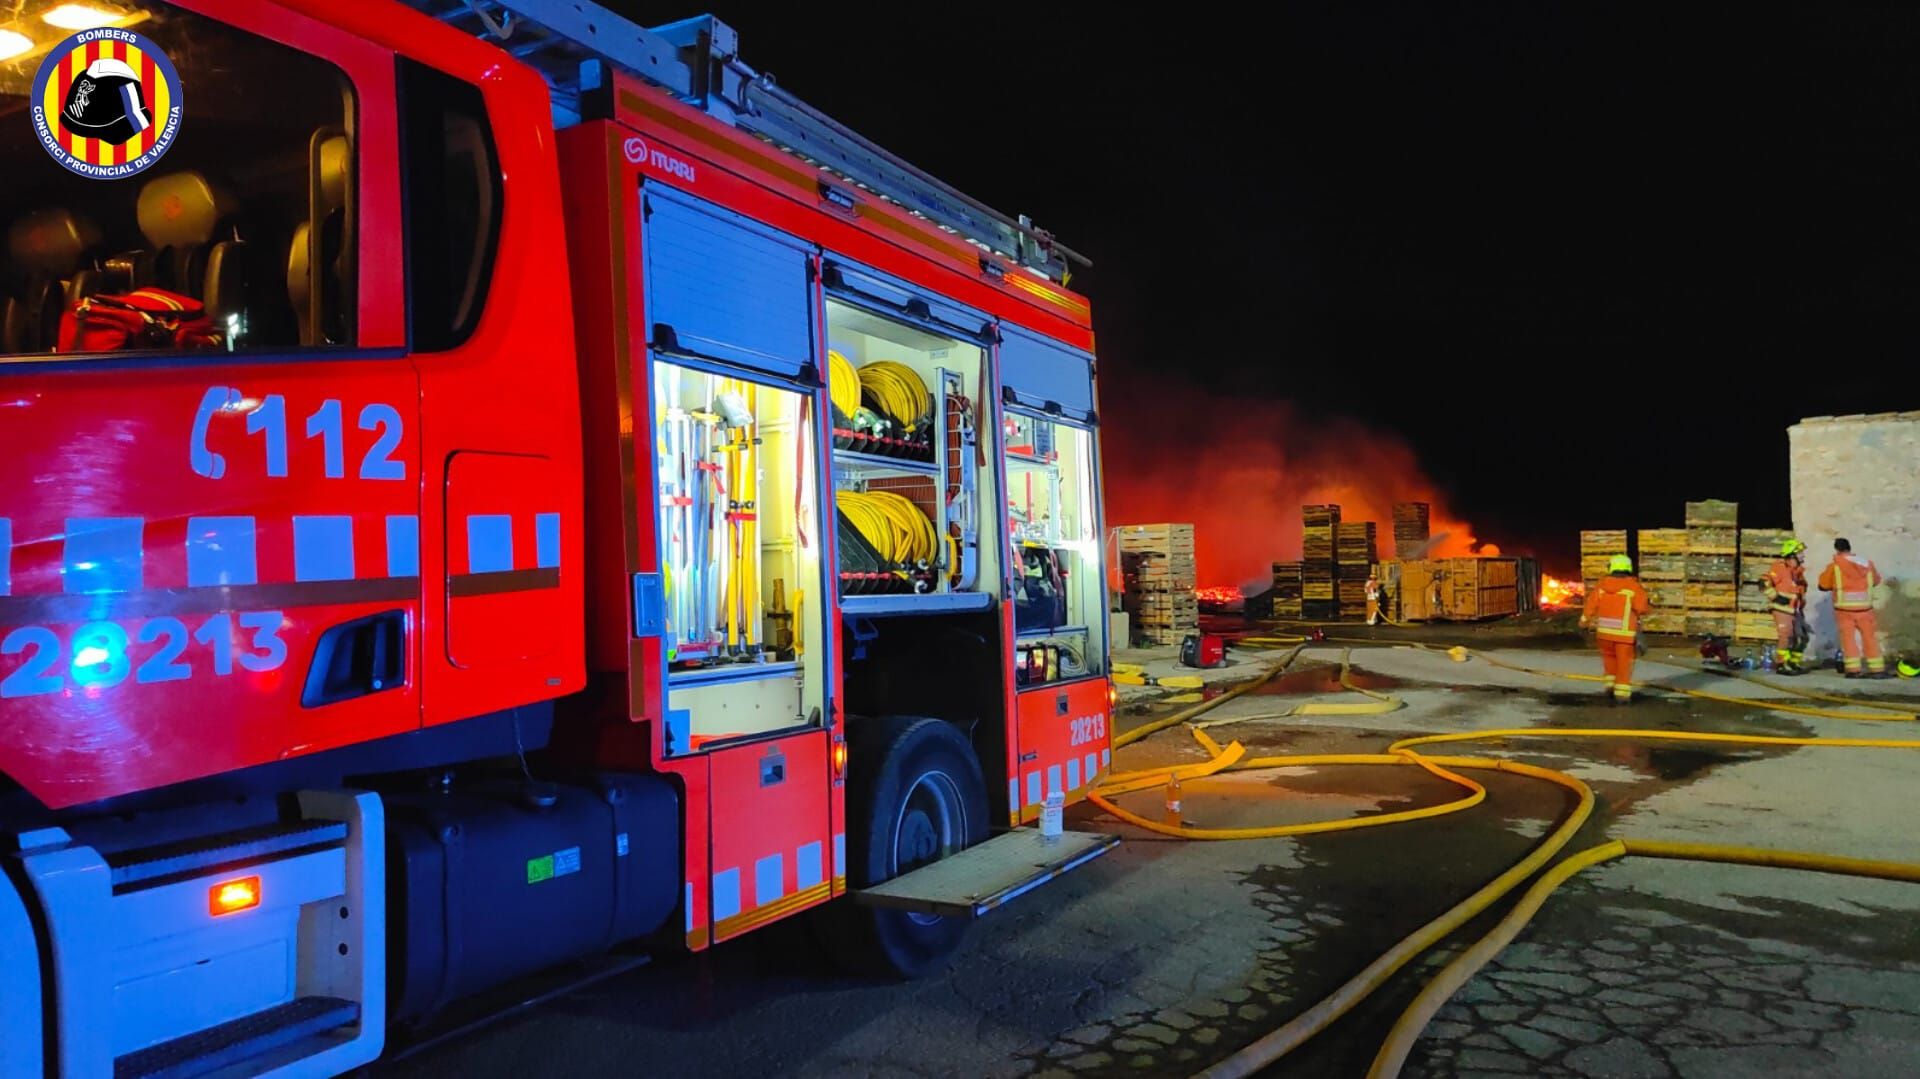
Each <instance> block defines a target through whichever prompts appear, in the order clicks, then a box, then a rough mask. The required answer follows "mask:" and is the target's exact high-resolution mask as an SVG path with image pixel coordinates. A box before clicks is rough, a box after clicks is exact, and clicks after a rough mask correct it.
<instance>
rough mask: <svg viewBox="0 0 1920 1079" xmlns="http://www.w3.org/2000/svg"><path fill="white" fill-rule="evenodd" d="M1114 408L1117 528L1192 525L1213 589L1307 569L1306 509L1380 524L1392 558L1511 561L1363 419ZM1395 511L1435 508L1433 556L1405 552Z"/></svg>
mask: <svg viewBox="0 0 1920 1079" xmlns="http://www.w3.org/2000/svg"><path fill="white" fill-rule="evenodd" d="M1103 390H1106V392H1107V394H1108V396H1109V397H1114V396H1117V394H1115V393H1114V391H1113V390H1112V389H1111V388H1110V387H1103ZM1102 405H1103V410H1104V412H1105V414H1106V415H1105V417H1104V419H1103V426H1102V431H1101V451H1102V460H1103V465H1104V469H1105V480H1106V496H1107V522H1108V524H1109V525H1122V524H1145V523H1151V522H1157V521H1188V522H1192V523H1193V525H1194V547H1195V556H1196V559H1197V561H1198V570H1199V577H1200V583H1201V584H1202V585H1240V586H1243V587H1250V586H1257V587H1258V588H1259V589H1264V588H1265V587H1266V583H1265V582H1267V581H1270V580H1271V578H1272V567H1271V565H1270V564H1271V563H1273V562H1276V561H1288V560H1292V559H1296V558H1299V557H1300V544H1301V530H1300V507H1301V506H1303V505H1308V504H1311V503H1320V502H1334V503H1338V504H1339V505H1340V507H1341V520H1343V521H1372V522H1374V523H1375V524H1376V525H1377V526H1378V527H1377V534H1378V537H1379V541H1378V546H1379V553H1380V557H1381V558H1392V557H1403V556H1404V557H1432V558H1448V557H1455V556H1461V555H1468V554H1482V555H1493V554H1498V553H1499V548H1498V547H1496V546H1495V545H1493V544H1490V543H1489V544H1482V543H1480V541H1479V540H1478V539H1477V538H1476V537H1475V535H1474V531H1473V527H1472V526H1471V525H1470V524H1468V523H1467V522H1466V521H1464V520H1462V519H1460V518H1459V517H1457V516H1455V515H1454V514H1453V513H1451V512H1450V511H1449V510H1448V509H1447V506H1446V498H1445V496H1444V494H1443V493H1442V492H1441V491H1440V489H1439V488H1438V487H1437V485H1435V484H1434V482H1433V481H1432V480H1431V479H1430V478H1429V477H1428V476H1427V474H1426V472H1425V471H1424V470H1423V469H1422V468H1421V467H1420V462H1419V460H1418V459H1417V458H1416V457H1415V455H1414V453H1413V450H1412V448H1411V447H1409V446H1408V445H1407V444H1406V443H1405V442H1403V441H1401V440H1400V439H1398V438H1396V437H1395V436H1393V435H1391V434H1387V433H1385V432H1382V431H1379V430H1376V429H1374V428H1371V427H1369V426H1367V425H1366V424H1364V423H1361V422H1359V421H1356V420H1353V419H1351V418H1347V417H1340V416H1328V415H1314V414H1309V413H1307V412H1305V411H1303V410H1301V409H1299V408H1297V407H1295V406H1293V405H1291V404H1289V403H1286V402H1268V401H1257V400H1229V399H1226V398H1222V397H1219V396H1217V395H1211V394H1205V393H1199V392H1196V391H1193V390H1189V389H1184V388H1179V387H1158V388H1156V389H1155V390H1154V391H1153V392H1152V393H1151V394H1147V395H1128V396H1126V397H1123V398H1120V399H1118V400H1112V399H1103V401H1102ZM1395 502H1426V503H1428V504H1429V505H1430V506H1431V507H1432V510H1431V529H1432V535H1433V538H1432V540H1431V541H1430V542H1429V543H1428V545H1427V549H1426V550H1425V551H1424V552H1420V553H1415V552H1398V553H1396V552H1395V551H1394V549H1393V504H1394V503H1395Z"/></svg>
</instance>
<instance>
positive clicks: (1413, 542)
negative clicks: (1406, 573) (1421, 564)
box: [1393, 502, 1433, 561]
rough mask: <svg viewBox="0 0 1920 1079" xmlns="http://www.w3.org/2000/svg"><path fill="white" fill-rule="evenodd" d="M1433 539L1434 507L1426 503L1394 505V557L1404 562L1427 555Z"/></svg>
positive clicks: (1400, 503)
mask: <svg viewBox="0 0 1920 1079" xmlns="http://www.w3.org/2000/svg"><path fill="white" fill-rule="evenodd" d="M1432 538H1433V507H1431V506H1429V505H1428V504H1427V503H1425V502H1395V503H1394V504H1393V557H1395V558H1397V559H1400V560H1402V561H1404V560H1406V559H1409V558H1420V557H1423V556H1425V555H1426V553H1427V541H1428V540H1430V539H1432Z"/></svg>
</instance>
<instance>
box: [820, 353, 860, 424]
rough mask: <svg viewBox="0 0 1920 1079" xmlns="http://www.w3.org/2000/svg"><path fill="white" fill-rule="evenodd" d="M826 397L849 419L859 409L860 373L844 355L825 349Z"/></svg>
mask: <svg viewBox="0 0 1920 1079" xmlns="http://www.w3.org/2000/svg"><path fill="white" fill-rule="evenodd" d="M827 397H828V399H829V400H831V401H832V402H833V407H835V408H837V409H839V410H840V411H841V413H842V414H844V415H845V416H846V418H847V419H848V420H849V421H851V420H852V419H853V414H854V413H856V412H858V411H860V374H859V372H857V371H855V370H854V369H853V364H852V362H850V361H849V360H848V359H847V358H846V357H845V356H842V355H840V353H838V352H835V351H833V350H831V349H829V350H828V351H827Z"/></svg>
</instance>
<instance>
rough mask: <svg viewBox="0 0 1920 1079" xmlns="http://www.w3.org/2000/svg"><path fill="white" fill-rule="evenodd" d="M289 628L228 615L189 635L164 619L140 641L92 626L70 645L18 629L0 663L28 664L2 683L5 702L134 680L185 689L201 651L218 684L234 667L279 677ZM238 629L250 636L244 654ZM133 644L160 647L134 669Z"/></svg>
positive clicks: (250, 614) (42, 632)
mask: <svg viewBox="0 0 1920 1079" xmlns="http://www.w3.org/2000/svg"><path fill="white" fill-rule="evenodd" d="M285 621H286V616H285V615H283V614H282V613H281V612H279V611H241V612H238V613H235V612H232V611H222V612H221V613H219V614H216V615H214V616H213V617H211V618H208V619H207V620H206V621H205V622H202V623H201V624H200V625H199V626H198V627H197V628H195V629H194V630H192V631H191V632H189V631H188V629H187V624H186V623H185V622H182V621H181V620H180V619H178V618H172V617H162V618H152V619H148V620H147V621H146V622H145V623H144V624H142V625H141V626H140V629H139V631H138V632H137V633H134V634H129V633H128V632H127V627H125V626H123V625H121V624H120V623H118V622H88V623H87V624H85V625H83V626H81V627H79V628H78V629H76V630H74V631H73V635H72V636H71V637H70V638H68V639H67V640H66V641H64V642H63V641H62V640H61V639H60V635H59V634H58V633H55V632H54V631H53V630H51V629H49V628H47V627H46V626H20V627H18V628H16V629H14V630H11V631H10V632H8V633H7V635H6V636H5V637H4V638H0V656H23V657H25V658H24V659H23V661H22V662H21V664H20V666H18V667H16V668H15V669H14V671H13V673H12V674H9V675H7V677H6V678H5V679H4V680H0V699H9V698H13V697H37V696H40V695H41V694H45V693H59V692H61V691H62V690H65V689H66V688H67V686H68V684H69V682H71V684H72V685H74V686H75V687H77V688H80V689H110V688H112V687H114V686H117V685H119V684H121V683H122V682H125V681H126V680H127V679H128V677H132V678H133V680H134V681H135V682H136V683H138V684H141V685H146V684H150V683H155V682H178V681H182V680H184V679H189V678H192V677H194V674H195V670H194V666H193V662H192V660H193V656H191V655H189V651H190V649H191V647H192V646H193V645H196V644H197V645H200V646H202V648H203V649H204V651H205V654H206V656H207V658H208V659H210V660H211V664H210V670H211V672H212V674H213V675H214V676H216V677H224V676H226V675H230V674H232V673H233V669H234V665H235V664H236V663H237V664H239V666H240V669H242V670H245V671H250V672H253V673H255V674H259V673H263V672H266V671H271V670H276V669H278V668H279V667H280V666H281V665H282V664H284V663H286V661H287V642H286V641H284V640H282V639H281V638H280V630H281V627H282V625H283V624H284V623H285ZM236 628H237V630H238V631H239V635H246V642H245V644H244V645H243V646H240V647H236V646H235V637H236V635H237V634H236ZM135 644H138V645H140V646H142V647H143V648H144V647H145V646H158V647H155V648H154V649H153V650H152V651H151V652H148V653H147V654H146V655H145V657H144V658H143V659H141V660H140V661H139V662H138V663H136V662H135V661H134V657H133V651H134V648H133V646H134V645H135ZM62 659H65V660H66V662H65V663H64V664H63V663H62V662H61V661H62Z"/></svg>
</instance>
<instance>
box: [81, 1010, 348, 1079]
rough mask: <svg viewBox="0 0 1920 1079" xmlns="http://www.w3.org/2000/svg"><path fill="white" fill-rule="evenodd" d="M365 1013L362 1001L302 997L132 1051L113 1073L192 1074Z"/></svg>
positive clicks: (123, 1076)
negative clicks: (361, 1008) (360, 1002)
mask: <svg viewBox="0 0 1920 1079" xmlns="http://www.w3.org/2000/svg"><path fill="white" fill-rule="evenodd" d="M359 1019H360V1005H358V1004H355V1003H354V1002H353V1001H351V1000H341V999H339V998H338V997H301V998H299V999H298V1000H290V1001H288V1002H287V1003H285V1004H281V1005H279V1006H277V1007H273V1008H268V1009H267V1010H266V1011H263V1012H255V1013H254V1014H252V1015H243V1016H241V1017H240V1018H238V1019H235V1020H233V1021H232V1022H229V1023H222V1024H220V1025H219V1026H217V1027H208V1028H207V1029H205V1030H201V1031H196V1032H194V1033H192V1034H189V1035H187V1036H185V1037H183V1038H175V1039H174V1040H172V1041H170V1042H161V1043H160V1044H159V1045H155V1046H150V1047H148V1048H146V1049H141V1050H137V1051H135V1052H132V1053H128V1054H126V1055H125V1056H123V1057H120V1058H119V1059H118V1060H115V1061H114V1062H113V1079H186V1077H187V1076H192V1075H206V1074H207V1073H209V1072H215V1071H219V1070H220V1069H222V1068H229V1067H232V1066H233V1065H235V1064H239V1063H241V1062H243V1061H245V1060H248V1059H250V1058H252V1057H257V1056H259V1055H260V1054H262V1053H265V1052H268V1051H270V1050H273V1049H278V1048H280V1047H281V1046H285V1045H291V1044H293V1043H294V1042H297V1041H299V1040H301V1039H302V1038H310V1037H313V1036H314V1035H316V1034H325V1033H326V1032H327V1031H329V1030H336V1029H338V1028H340V1027H344V1026H346V1025H347V1024H349V1023H354V1022H357V1021H359Z"/></svg>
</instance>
